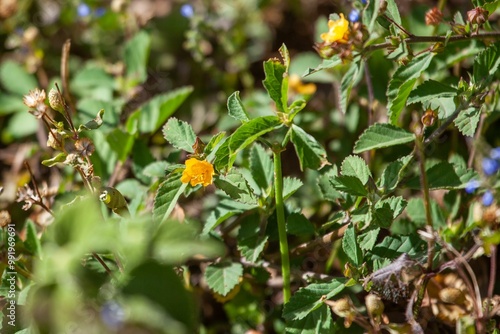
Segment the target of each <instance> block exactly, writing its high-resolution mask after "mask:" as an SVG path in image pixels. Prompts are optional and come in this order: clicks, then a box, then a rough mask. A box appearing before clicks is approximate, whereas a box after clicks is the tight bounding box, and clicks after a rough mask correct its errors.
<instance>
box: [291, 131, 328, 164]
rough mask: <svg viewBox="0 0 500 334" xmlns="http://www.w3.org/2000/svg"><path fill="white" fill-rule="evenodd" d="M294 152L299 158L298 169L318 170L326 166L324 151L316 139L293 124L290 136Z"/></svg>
mask: <svg viewBox="0 0 500 334" xmlns="http://www.w3.org/2000/svg"><path fill="white" fill-rule="evenodd" d="M290 140H291V141H292V143H293V145H294V147H295V152H296V153H297V156H298V158H299V162H300V169H301V170H304V169H306V168H311V169H319V168H322V167H323V166H325V165H326V164H328V160H327V159H326V151H325V149H324V148H323V147H322V146H321V145H320V144H319V143H318V142H317V141H316V139H315V138H314V137H313V136H311V135H310V134H308V133H307V132H305V131H304V130H303V129H302V128H300V127H298V126H297V125H295V124H292V127H291V136H290Z"/></svg>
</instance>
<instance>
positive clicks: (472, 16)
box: [467, 7, 489, 25]
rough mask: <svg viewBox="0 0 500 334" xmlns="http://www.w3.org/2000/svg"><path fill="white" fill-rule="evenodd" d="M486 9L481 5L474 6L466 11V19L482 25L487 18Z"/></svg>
mask: <svg viewBox="0 0 500 334" xmlns="http://www.w3.org/2000/svg"><path fill="white" fill-rule="evenodd" d="M488 15H489V13H488V11H487V10H486V9H484V8H482V7H476V8H474V9H471V10H469V11H468V12H467V21H469V22H470V23H471V24H478V25H482V24H484V23H485V22H486V21H487V20H488Z"/></svg>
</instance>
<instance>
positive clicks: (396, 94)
mask: <svg viewBox="0 0 500 334" xmlns="http://www.w3.org/2000/svg"><path fill="white" fill-rule="evenodd" d="M433 57H434V54H433V53H432V52H428V53H427V52H426V53H423V54H421V55H419V56H417V57H415V58H413V59H412V60H411V61H410V62H409V63H408V64H407V65H402V66H400V67H399V68H398V69H397V70H396V72H394V75H393V76H392V79H391V81H390V82H389V86H388V88H387V100H388V104H387V110H388V114H389V116H390V121H391V124H395V123H397V121H398V119H399V115H400V114H401V111H402V110H403V108H404V107H405V106H406V100H407V98H408V96H409V95H410V92H411V91H412V89H413V86H414V85H415V82H416V81H417V79H418V78H419V77H420V74H421V73H422V72H423V71H425V70H426V69H427V67H428V66H429V64H430V63H431V60H432V58H433Z"/></svg>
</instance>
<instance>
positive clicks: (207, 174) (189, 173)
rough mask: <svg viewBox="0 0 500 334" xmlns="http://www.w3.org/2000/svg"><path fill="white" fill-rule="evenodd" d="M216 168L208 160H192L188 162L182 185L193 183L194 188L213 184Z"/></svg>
mask: <svg viewBox="0 0 500 334" xmlns="http://www.w3.org/2000/svg"><path fill="white" fill-rule="evenodd" d="M213 175H214V166H212V164H211V163H210V162H208V161H206V160H198V159H196V158H191V159H188V160H186V169H184V172H182V177H181V181H182V183H188V182H189V183H191V185H192V186H193V187H194V186H196V185H198V184H202V185H203V186H204V187H206V186H208V185H210V184H212V177H213Z"/></svg>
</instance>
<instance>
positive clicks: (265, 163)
mask: <svg viewBox="0 0 500 334" xmlns="http://www.w3.org/2000/svg"><path fill="white" fill-rule="evenodd" d="M250 171H251V172H252V176H253V178H254V180H255V182H256V183H257V185H258V186H259V187H260V188H261V189H263V190H264V192H266V190H269V189H270V188H271V185H272V183H273V175H274V170H273V161H272V159H271V157H270V156H269V154H268V153H267V152H266V150H265V149H264V148H263V147H262V146H261V145H258V144H255V145H253V146H252V149H251V150H250Z"/></svg>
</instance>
